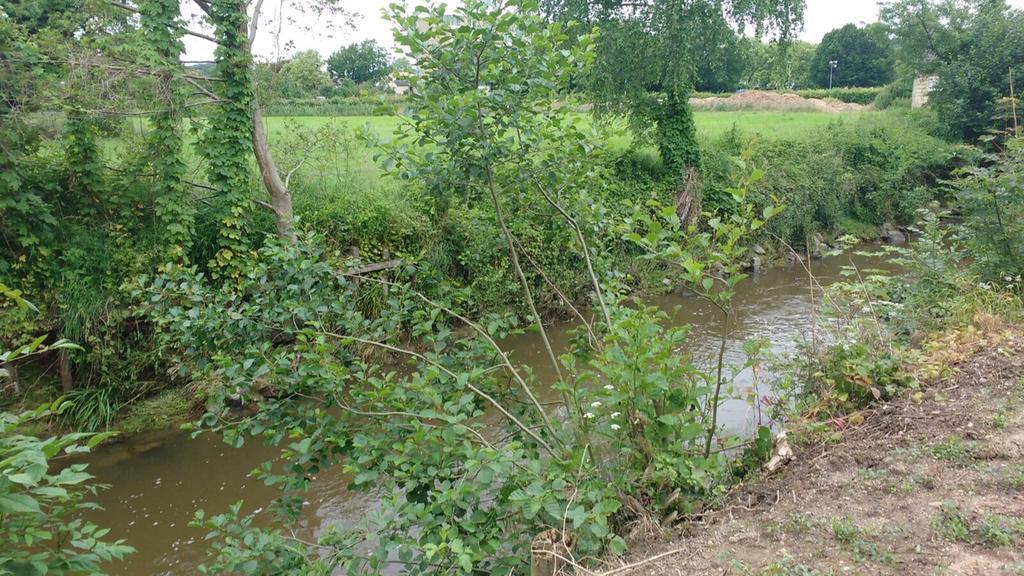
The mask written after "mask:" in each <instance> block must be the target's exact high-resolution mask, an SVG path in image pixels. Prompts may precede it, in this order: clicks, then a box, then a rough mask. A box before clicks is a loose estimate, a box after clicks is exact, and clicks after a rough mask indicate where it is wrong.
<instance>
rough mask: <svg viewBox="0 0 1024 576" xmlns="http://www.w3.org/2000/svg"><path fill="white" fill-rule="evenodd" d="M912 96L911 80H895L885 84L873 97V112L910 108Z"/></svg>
mask: <svg viewBox="0 0 1024 576" xmlns="http://www.w3.org/2000/svg"><path fill="white" fill-rule="evenodd" d="M912 94H913V81H912V80H911V79H909V78H908V79H906V80H897V81H895V82H892V83H890V84H887V85H885V86H883V87H882V89H881V90H879V91H878V95H877V96H875V100H874V107H875V110H887V109H889V108H910V97H911V96H912Z"/></svg>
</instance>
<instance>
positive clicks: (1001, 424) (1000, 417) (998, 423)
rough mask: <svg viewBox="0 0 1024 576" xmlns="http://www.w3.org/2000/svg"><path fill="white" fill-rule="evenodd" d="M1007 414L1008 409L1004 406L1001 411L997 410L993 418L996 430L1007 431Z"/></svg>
mask: <svg viewBox="0 0 1024 576" xmlns="http://www.w3.org/2000/svg"><path fill="white" fill-rule="evenodd" d="M1006 412H1007V407H1006V406H1004V407H1002V408H1000V409H999V410H997V411H996V413H995V415H993V416H992V426H993V427H994V428H995V429H996V430H1005V429H1006Z"/></svg>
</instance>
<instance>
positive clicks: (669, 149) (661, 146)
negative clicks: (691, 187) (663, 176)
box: [654, 88, 700, 176]
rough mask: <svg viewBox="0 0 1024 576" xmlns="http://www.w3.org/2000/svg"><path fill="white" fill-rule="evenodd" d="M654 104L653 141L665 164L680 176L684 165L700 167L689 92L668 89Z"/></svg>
mask: <svg viewBox="0 0 1024 576" xmlns="http://www.w3.org/2000/svg"><path fill="white" fill-rule="evenodd" d="M655 107H656V109H655V111H654V119H655V122H656V123H657V125H656V127H655V130H656V132H655V143H656V144H657V146H658V151H659V152H661V158H662V160H663V161H664V162H665V167H666V168H668V169H669V170H670V171H671V172H672V173H673V174H679V175H680V176H682V175H683V173H684V172H685V171H686V169H687V168H697V169H698V170H699V169H700V146H699V145H698V144H697V126H696V124H695V123H694V120H693V110H692V109H691V108H690V91H689V90H688V89H685V88H670V89H668V90H667V91H666V92H665V96H664V99H663V100H661V101H659V102H658V103H657V104H656V105H655Z"/></svg>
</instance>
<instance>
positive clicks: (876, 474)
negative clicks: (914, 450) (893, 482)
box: [857, 468, 889, 482]
mask: <svg viewBox="0 0 1024 576" xmlns="http://www.w3.org/2000/svg"><path fill="white" fill-rule="evenodd" d="M888 477H889V471H888V470H887V469H885V468H863V469H861V470H858V471H857V478H858V479H859V480H862V481H864V482H874V481H877V480H885V479H886V478H888Z"/></svg>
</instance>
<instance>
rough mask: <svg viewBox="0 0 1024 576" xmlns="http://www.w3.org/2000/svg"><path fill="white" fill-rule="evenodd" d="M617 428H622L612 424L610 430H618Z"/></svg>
mask: <svg viewBox="0 0 1024 576" xmlns="http://www.w3.org/2000/svg"><path fill="white" fill-rule="evenodd" d="M619 428H622V426H619V425H618V424H612V430H618V429H619Z"/></svg>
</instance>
